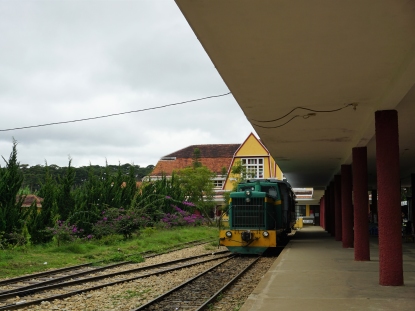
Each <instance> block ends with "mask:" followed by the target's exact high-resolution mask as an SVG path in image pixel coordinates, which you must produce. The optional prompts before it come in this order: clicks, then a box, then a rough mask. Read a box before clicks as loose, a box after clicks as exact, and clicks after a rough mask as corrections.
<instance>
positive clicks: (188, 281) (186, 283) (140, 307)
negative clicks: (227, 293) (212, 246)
mask: <svg viewBox="0 0 415 311" xmlns="http://www.w3.org/2000/svg"><path fill="white" fill-rule="evenodd" d="M235 257H236V255H232V256H231V257H229V258H228V259H227V260H224V261H222V262H220V263H218V264H217V265H214V266H213V267H211V268H209V269H207V270H205V271H203V272H201V273H199V274H198V275H196V276H195V277H192V278H191V279H189V280H187V281H185V282H183V283H182V284H180V285H178V286H176V287H174V288H173V289H171V290H169V291H167V292H165V293H164V294H161V295H160V296H158V297H156V298H154V299H153V300H150V301H149V302H147V303H146V304H144V305H141V306H139V307H138V308H136V309H132V310H131V311H139V310H144V309H145V308H147V307H149V306H151V305H152V304H154V303H156V302H158V301H160V300H162V299H163V298H164V297H166V296H168V295H170V294H171V293H173V292H175V291H177V290H178V289H180V288H182V287H185V286H186V285H188V284H189V283H191V282H192V281H194V280H196V279H198V278H199V277H201V276H203V275H205V274H206V273H208V272H210V271H212V270H214V269H216V268H217V267H219V266H220V265H222V264H223V263H225V262H227V261H229V260H231V259H232V258H235ZM0 310H1V309H0Z"/></svg>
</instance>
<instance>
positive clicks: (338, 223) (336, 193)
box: [334, 175, 342, 241]
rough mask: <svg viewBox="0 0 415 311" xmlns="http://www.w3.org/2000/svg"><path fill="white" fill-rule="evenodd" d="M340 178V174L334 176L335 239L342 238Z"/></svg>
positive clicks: (339, 239)
mask: <svg viewBox="0 0 415 311" xmlns="http://www.w3.org/2000/svg"><path fill="white" fill-rule="evenodd" d="M341 184H342V178H341V176H340V175H336V176H334V200H335V201H334V217H335V218H334V223H335V228H336V231H335V239H336V241H341V240H342V199H341V190H342V185H341Z"/></svg>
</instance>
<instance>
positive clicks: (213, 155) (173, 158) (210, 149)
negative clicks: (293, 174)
mask: <svg viewBox="0 0 415 311" xmlns="http://www.w3.org/2000/svg"><path fill="white" fill-rule="evenodd" d="M195 148H198V149H199V150H200V162H201V163H202V164H203V165H204V166H206V167H207V168H209V169H210V170H211V171H212V172H214V173H215V174H216V176H215V177H214V178H213V183H214V186H215V192H216V195H215V198H214V199H215V202H216V204H217V206H220V205H223V204H224V201H223V200H224V199H223V194H224V192H225V191H231V190H232V188H233V187H234V185H235V183H236V182H237V181H238V179H239V177H240V176H238V175H234V174H232V167H234V166H236V165H238V163H239V161H240V164H242V166H243V167H244V171H246V172H248V175H249V176H248V177H249V178H261V179H267V178H275V179H280V180H282V179H283V174H282V172H281V170H280V168H279V167H278V165H277V163H275V160H274V159H273V158H272V156H271V154H270V152H269V151H268V149H267V148H266V147H265V146H264V144H262V143H261V141H260V140H259V139H258V138H257V137H256V136H255V135H254V134H252V133H251V134H249V136H248V137H247V138H246V139H245V141H244V142H243V143H242V144H209V145H207V144H206V145H192V146H188V147H186V148H183V149H180V150H177V151H175V152H173V153H170V154H168V155H166V156H163V157H162V158H161V159H160V160H159V161H158V162H157V165H156V166H155V167H154V170H153V172H152V173H151V174H150V175H149V176H147V177H145V179H144V180H147V181H148V180H155V179H158V178H160V177H161V176H166V177H170V176H171V175H172V173H173V172H174V171H177V170H180V169H183V168H185V167H188V166H191V165H192V157H193V152H194V149H195ZM225 172H226V173H225Z"/></svg>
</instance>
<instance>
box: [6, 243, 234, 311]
mask: <svg viewBox="0 0 415 311" xmlns="http://www.w3.org/2000/svg"><path fill="white" fill-rule="evenodd" d="M224 252H227V251H221V252H217V253H214V254H218V253H224ZM211 255H212V254H204V255H197V256H193V257H187V258H182V259H177V260H173V261H171V262H164V263H160V264H156V265H151V266H145V267H140V268H139V269H140V270H144V269H152V268H158V267H160V266H163V265H168V264H173V265H174V264H177V263H178V262H180V261H189V260H191V259H197V258H200V257H203V256H205V257H206V256H211ZM229 256H230V255H229V254H225V255H223V256H220V257H215V258H209V259H206V260H203V261H200V262H196V263H190V264H184V265H180V266H175V267H172V268H167V269H164V270H158V271H154V272H149V273H146V274H143V275H139V276H135V277H132V278H126V279H122V280H117V281H113V282H109V283H104V284H99V285H95V286H91V287H88V288H84V289H80V290H75V291H71V292H68V293H65V294H59V295H54V296H50V297H45V298H41V299H35V300H31V301H27V302H26V301H21V302H16V303H13V304H8V305H4V306H0V310H16V309H20V308H24V307H27V306H30V305H34V304H40V303H41V302H42V301H52V300H55V299H63V298H67V297H70V296H74V295H77V294H81V293H84V292H87V291H91V290H96V289H101V288H103V287H107V286H112V285H116V284H121V283H125V282H129V281H133V280H137V279H140V278H144V277H148V276H151V275H158V274H163V273H167V272H170V271H174V270H178V269H183V268H186V267H190V266H193V265H197V264H201V263H205V262H209V261H213V260H218V259H222V258H227V257H229ZM189 258H191V259H189ZM121 272H124V271H121ZM133 272H137V271H133ZM128 273H132V272H131V270H128ZM121 274H126V273H121ZM107 277H109V276H108V275H105V276H99V277H97V278H101V279H102V278H107ZM94 278H96V277H94ZM91 279H92V278H90V279H88V280H87V281H90V280H91ZM78 283H85V279H84V280H75V281H72V282H65V283H60V284H55V285H49V286H45V287H39V288H35V289H32V290H28V291H25V292H15V293H12V294H10V295H0V300H1V299H7V298H13V297H15V296H19V297H24V296H25V295H31V294H34V293H35V292H40V291H45V290H50V289H54V288H59V287H68V286H71V285H77V284H78Z"/></svg>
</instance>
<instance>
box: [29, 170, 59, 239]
mask: <svg viewBox="0 0 415 311" xmlns="http://www.w3.org/2000/svg"><path fill="white" fill-rule="evenodd" d="M56 192H57V184H56V182H55V181H54V180H53V178H52V175H51V174H50V172H49V168H48V166H47V165H46V170H45V183H44V184H43V185H42V188H41V189H40V192H39V195H41V196H42V197H43V203H42V208H41V209H40V210H38V208H37V206H36V201H34V202H33V204H32V206H31V207H30V217H29V219H28V223H27V228H28V231H29V233H30V242H31V243H32V244H42V243H48V242H50V241H52V238H53V235H52V233H51V232H49V231H47V230H46V228H47V227H53V226H54V217H55V215H56V213H57V204H56V194H57V193H56Z"/></svg>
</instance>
